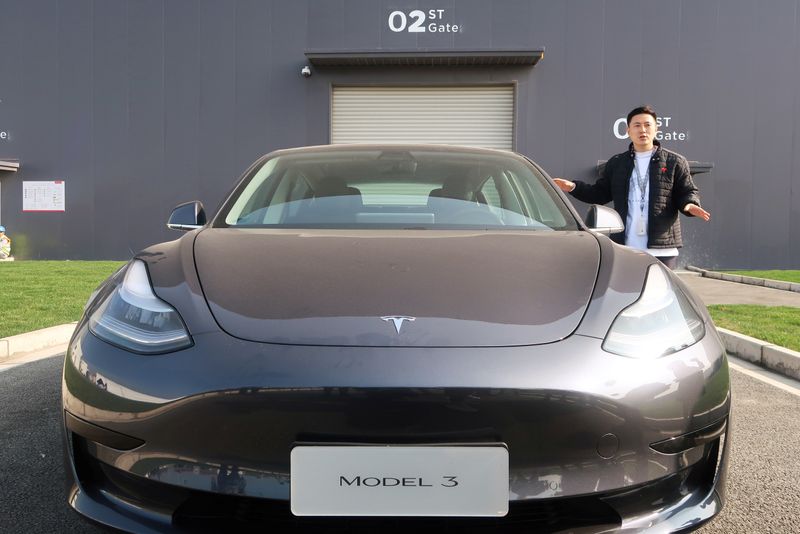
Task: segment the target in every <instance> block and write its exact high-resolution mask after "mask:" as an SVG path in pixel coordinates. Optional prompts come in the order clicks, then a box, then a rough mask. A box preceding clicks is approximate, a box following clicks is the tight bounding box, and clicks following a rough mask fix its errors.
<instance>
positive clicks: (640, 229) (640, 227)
mask: <svg viewBox="0 0 800 534" xmlns="http://www.w3.org/2000/svg"><path fill="white" fill-rule="evenodd" d="M645 234H647V227H646V226H645V224H644V219H639V220H638V221H636V235H645Z"/></svg>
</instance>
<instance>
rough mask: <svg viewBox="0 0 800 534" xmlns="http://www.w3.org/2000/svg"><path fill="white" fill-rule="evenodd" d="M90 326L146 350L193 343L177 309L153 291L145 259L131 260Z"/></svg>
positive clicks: (108, 337)
mask: <svg viewBox="0 0 800 534" xmlns="http://www.w3.org/2000/svg"><path fill="white" fill-rule="evenodd" d="M89 330H91V332H92V333H93V334H94V335H96V336H97V337H99V338H100V339H103V340H105V341H108V342H109V343H111V344H112V345H117V346H119V347H122V348H124V349H127V350H131V351H134V352H140V353H144V354H161V353H164V352H172V351H176V350H180V349H184V348H186V347H190V346H192V338H191V337H190V336H189V332H188V331H187V330H186V326H185V325H184V324H183V320H182V319H181V317H180V315H179V314H178V312H177V310H175V308H173V307H172V306H170V305H169V304H167V303H166V302H164V301H163V300H161V299H160V298H158V297H157V296H156V295H155V293H153V288H152V286H151V285H150V277H149V276H148V275H147V267H146V266H145V264H144V262H143V261H141V260H134V261H133V262H132V263H131V264H130V266H129V267H128V271H127V272H126V273H125V278H124V280H123V281H122V284H120V285H119V286H117V287H116V288H115V289H114V290H113V291H112V292H111V293H110V294H109V295H108V297H106V299H105V301H104V302H103V303H102V304H101V305H100V306H99V307H98V308H97V309H96V310H95V311H94V313H92V315H91V317H90V318H89Z"/></svg>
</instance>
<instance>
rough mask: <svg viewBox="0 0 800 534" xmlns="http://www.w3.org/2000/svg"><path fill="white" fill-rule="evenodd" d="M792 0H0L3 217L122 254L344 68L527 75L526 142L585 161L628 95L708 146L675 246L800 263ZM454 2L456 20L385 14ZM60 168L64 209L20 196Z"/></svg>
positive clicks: (25, 230)
mask: <svg viewBox="0 0 800 534" xmlns="http://www.w3.org/2000/svg"><path fill="white" fill-rule="evenodd" d="M798 3H799V2H798V0H770V1H769V2H754V1H752V0H685V1H666V0H646V1H642V0H605V1H601V0H581V1H579V0H569V1H558V2H556V1H553V0H539V1H524V0H518V1H513V0H507V1H506V0H493V1H489V0H464V1H461V0H442V1H428V0H419V1H401V0H393V1H387V0H381V1H373V0H352V1H351V0H339V1H335V0H296V1H266V0H261V1H259V0H248V1H246V0H239V1H235V2H234V1H231V2H221V1H217V0H202V1H195V0H169V1H166V0H95V1H92V0H61V1H57V0H0V132H2V131H6V132H8V133H9V136H10V138H9V139H5V140H2V139H0V159H3V158H19V159H20V161H21V169H20V170H19V172H17V173H8V172H0V181H1V182H2V212H1V213H2V221H0V222H2V224H4V225H6V226H7V227H8V229H9V234H10V235H11V236H12V237H14V238H15V240H14V245H15V254H16V255H17V256H18V257H31V258H73V259H77V258H87V259H94V258H126V257H129V256H130V254H131V252H130V251H131V250H137V249H140V248H142V247H144V246H146V245H148V244H150V243H153V242H157V241H162V240H166V239H172V238H175V237H176V234H173V233H171V232H169V231H168V230H166V229H165V228H164V222H165V220H166V218H167V216H168V213H169V211H170V209H171V207H172V206H173V205H174V204H177V203H178V202H181V201H184V200H191V199H200V200H202V201H203V202H204V203H205V204H206V206H207V207H210V208H211V209H212V210H213V209H214V207H216V205H217V203H218V202H219V201H220V200H221V199H222V197H223V196H224V194H225V193H226V192H227V191H228V189H229V188H230V187H231V186H232V185H233V182H234V180H235V179H236V178H237V177H238V176H239V174H240V173H241V172H242V171H243V170H244V169H245V168H246V166H247V165H248V164H249V163H250V162H251V161H252V160H254V159H255V158H256V157H258V156H259V155H261V154H263V153H265V152H268V151H270V150H273V149H276V148H281V147H290V146H298V145H306V144H319V143H327V142H328V141H329V127H330V125H329V101H330V91H331V85H332V84H339V83H385V84H397V83H465V84H471V83H484V82H515V83H516V84H517V91H518V94H517V98H518V100H517V111H516V114H517V115H516V120H517V132H516V149H517V150H518V151H519V152H522V153H525V154H528V155H530V156H532V157H533V158H534V159H535V160H537V161H538V162H539V163H541V164H542V165H543V166H544V167H545V168H546V169H548V171H549V172H550V173H551V174H552V175H554V176H559V175H560V176H567V177H572V178H579V179H584V180H590V181H591V180H594V177H595V171H594V169H595V166H596V164H597V162H598V160H604V159H607V158H608V157H609V156H610V155H612V154H614V153H616V152H620V151H622V150H624V149H625V148H626V145H627V141H623V140H619V139H617V138H616V137H615V136H614V134H613V132H612V126H613V124H614V121H615V120H616V119H618V118H619V117H622V116H624V115H625V114H626V113H627V111H629V109H631V108H632V107H634V106H636V105H639V104H640V103H650V104H653V105H654V106H655V107H656V109H657V110H659V111H660V113H661V114H662V115H666V116H670V117H672V120H671V123H670V127H669V128H664V127H662V129H663V130H668V131H672V130H675V131H678V132H682V133H684V134H685V135H686V136H687V139H686V140H684V141H675V142H672V141H665V142H664V145H665V146H666V147H668V148H671V149H673V150H677V151H679V152H681V153H683V154H684V155H685V156H686V157H687V158H689V159H691V160H698V161H704V162H713V163H714V164H715V167H714V169H713V170H712V171H711V173H709V174H701V175H698V176H697V177H696V180H697V182H698V184H699V186H700V188H701V193H702V198H703V203H704V206H705V207H707V208H708V209H709V210H710V211H711V212H712V222H711V223H709V224H703V223H701V222H699V221H696V220H688V219H686V218H684V219H683V220H684V233H685V238H686V247H685V248H684V249H683V254H682V259H683V261H684V262H685V263H686V262H688V263H695V264H699V265H703V266H722V267H775V268H786V267H794V268H797V267H799V266H800V150H798V146H797V145H798V144H800V135H795V131H796V130H797V128H798V124H799V120H798V119H799V116H798V102H797V95H798V87H800V50H798V48H800V40H798V28H797V16H798ZM413 9H422V10H424V11H427V10H428V9H444V10H445V18H446V19H447V21H446V22H451V23H457V24H459V25H461V26H462V31H461V32H460V33H457V34H448V33H445V34H439V33H430V32H426V33H417V34H412V33H408V32H401V33H394V32H392V31H391V30H390V29H389V26H388V23H387V18H388V15H389V13H390V12H391V11H393V10H402V11H405V12H406V13H408V12H410V11H411V10H413ZM541 47H544V48H545V49H546V52H545V57H544V59H543V60H542V61H541V62H540V63H539V64H538V65H536V66H535V67H533V68H531V67H519V66H517V67H499V66H498V67H472V68H453V67H374V68H369V67H365V68H315V69H314V74H313V76H311V77H310V78H303V77H301V76H300V68H301V67H302V66H303V65H305V64H306V63H307V61H306V59H305V56H304V52H306V51H307V50H345V49H347V50H393V49H394V50H398V49H403V50H425V49H454V50H486V49H497V50H502V49H520V48H541ZM54 179H64V180H65V181H66V198H67V201H66V202H67V203H66V212H65V213H48V214H45V213H22V211H21V209H22V181H23V180H54Z"/></svg>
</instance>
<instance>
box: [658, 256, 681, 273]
mask: <svg viewBox="0 0 800 534" xmlns="http://www.w3.org/2000/svg"><path fill="white" fill-rule="evenodd" d="M656 258H657V259H658V261H660V262H661V263H663V264H664V265H666V266H667V267H669V268H670V269H672V270H673V271H674V270H675V269H677V268H678V256H656Z"/></svg>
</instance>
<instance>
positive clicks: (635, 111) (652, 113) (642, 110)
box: [628, 106, 658, 126]
mask: <svg viewBox="0 0 800 534" xmlns="http://www.w3.org/2000/svg"><path fill="white" fill-rule="evenodd" d="M642 113H647V114H648V115H650V116H651V117H653V120H656V121H657V120H658V115H656V110H654V109H653V108H651V107H650V106H639V107H638V108H634V109H633V110H631V112H630V113H628V126H630V125H631V119H632V118H634V117H635V116H636V115H641V114H642Z"/></svg>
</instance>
